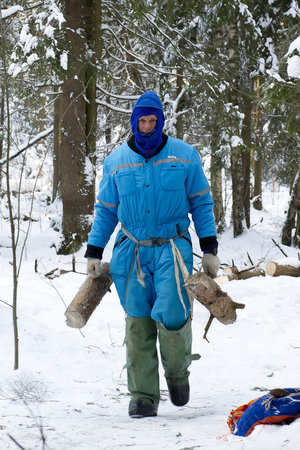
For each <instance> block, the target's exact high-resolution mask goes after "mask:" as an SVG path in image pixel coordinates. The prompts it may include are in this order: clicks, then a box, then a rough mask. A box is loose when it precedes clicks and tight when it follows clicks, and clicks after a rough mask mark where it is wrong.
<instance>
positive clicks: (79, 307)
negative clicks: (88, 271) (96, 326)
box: [65, 263, 113, 328]
mask: <svg viewBox="0 0 300 450" xmlns="http://www.w3.org/2000/svg"><path fill="white" fill-rule="evenodd" d="M100 272H101V273H100V276H99V277H98V278H91V277H90V276H88V277H87V278H86V280H85V281H84V283H83V284H82V285H81V287H80V289H79V291H78V292H77V294H76V295H75V297H74V298H73V300H72V301H71V303H70V305H69V306H68V308H67V310H66V312H65V316H66V324H67V325H68V326H69V327H71V328H82V327H84V326H85V325H86V323H87V321H88V320H89V318H90V317H91V315H92V313H93V312H94V311H95V309H96V307H97V306H98V305H99V303H100V302H101V300H102V298H103V297H104V295H105V294H106V293H107V292H108V291H109V288H110V287H111V285H112V282H113V281H112V277H111V274H110V272H109V264H108V263H102V264H101V266H100Z"/></svg>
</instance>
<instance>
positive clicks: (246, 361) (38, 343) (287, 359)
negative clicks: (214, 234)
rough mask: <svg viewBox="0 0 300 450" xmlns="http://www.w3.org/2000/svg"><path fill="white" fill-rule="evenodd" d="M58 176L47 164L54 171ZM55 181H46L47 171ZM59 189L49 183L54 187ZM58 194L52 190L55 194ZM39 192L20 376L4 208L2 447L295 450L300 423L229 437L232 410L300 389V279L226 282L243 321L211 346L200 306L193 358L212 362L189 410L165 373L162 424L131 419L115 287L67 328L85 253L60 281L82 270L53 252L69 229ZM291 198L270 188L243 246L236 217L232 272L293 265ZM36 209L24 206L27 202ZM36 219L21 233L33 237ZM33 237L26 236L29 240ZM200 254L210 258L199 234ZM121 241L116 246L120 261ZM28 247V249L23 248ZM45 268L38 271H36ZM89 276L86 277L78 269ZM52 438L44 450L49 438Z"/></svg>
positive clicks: (23, 307) (223, 247)
mask: <svg viewBox="0 0 300 450" xmlns="http://www.w3.org/2000/svg"><path fill="white" fill-rule="evenodd" d="M46 171H47V168H45V172H46ZM45 176H47V173H46V175H45ZM43 184H44V186H48V184H47V180H46V181H45V182H44V183H43ZM47 189H48V188H47ZM46 194H47V192H46V193H45V192H42V189H41V191H40V193H39V194H37V195H39V196H40V197H39V201H38V202H35V205H34V211H33V212H34V217H35V218H36V217H39V221H38V222H33V223H32V224H31V232H30V237H29V240H28V242H27V245H26V252H25V259H24V261H23V264H22V268H21V273H20V280H19V300H18V321H19V339H20V369H19V370H17V371H14V370H13V359H14V357H13V327H12V310H11V307H10V306H8V304H9V303H10V304H11V303H12V266H11V264H10V262H11V249H10V248H9V245H10V240H9V235H10V230H9V226H8V224H7V220H6V217H7V214H6V210H5V205H4V204H3V203H2V205H1V208H2V216H1V217H2V218H1V219H0V242H1V247H0V285H1V294H0V299H1V301H0V342H1V346H0V361H1V372H0V405H1V412H2V413H1V419H0V448H1V449H15V448H16V444H15V443H14V442H13V441H12V440H11V439H10V437H9V435H10V436H11V437H12V438H13V439H15V440H16V441H17V442H18V443H19V444H20V445H22V446H23V447H24V448H26V449H40V448H47V449H48V448H49V449H55V450H69V449H70V450H71V449H72V450H73V449H75V448H76V449H78V450H94V449H107V450H117V449H123V448H133V449H136V450H144V449H148V448H149V449H151V450H152V449H171V450H173V449H174V450H180V449H198V448H203V449H205V450H207V449H209V450H219V449H230V450H242V449H243V450H277V449H281V448H284V449H288V450H296V449H298V448H299V434H300V419H298V420H296V421H295V422H294V423H292V424H291V425H284V426H277V425H265V426H257V427H256V428H255V429H254V431H253V433H252V434H251V435H250V436H248V437H247V438H241V437H236V436H233V435H231V434H230V432H229V428H228V426H227V417H228V414H229V413H230V411H231V410H232V409H233V408H235V407H237V406H239V405H242V404H244V403H248V402H249V401H250V400H252V399H253V398H256V397H258V396H260V395H263V394H265V393H266V392H267V390H268V389H271V388H275V387H281V388H284V387H299V369H300V332H299V313H300V289H299V285H300V278H292V277H287V276H281V277H278V278H272V277H269V276H266V277H259V278H258V277H256V278H251V279H248V280H244V281H231V282H228V283H226V284H224V285H222V289H223V290H224V291H226V292H227V293H228V294H229V295H230V296H231V297H232V299H233V300H235V301H238V302H242V303H245V305H246V307H245V309H244V310H239V311H238V319H237V321H236V323H235V324H233V325H228V326H224V325H222V324H221V323H219V322H217V321H216V320H215V321H213V323H212V326H211V328H210V330H209V332H208V339H209V341H210V343H208V342H206V341H205V340H203V339H202V336H203V333H204V327H205V325H206V322H207V320H208V316H209V314H208V312H207V310H206V309H205V308H204V307H203V306H202V305H201V304H200V303H198V302H195V307H194V319H193V333H194V341H193V352H195V353H200V354H201V359H200V360H199V361H195V362H193V364H192V366H191V376H190V384H191V400H190V402H189V404H188V405H187V406H185V407H182V408H177V407H175V406H173V405H172V404H171V402H170V401H169V399H168V395H167V387H166V383H165V380H164V377H163V372H162V369H161V368H160V371H161V372H160V373H161V377H160V379H161V403H160V407H159V414H158V417H154V418H145V419H139V420H136V419H131V418H129V417H128V414H127V408H128V402H129V396H128V393H127V385H126V370H125V369H124V368H123V366H124V364H125V347H124V345H123V340H124V314H123V311H122V309H121V307H120V305H119V301H118V298H117V294H116V291H115V289H114V287H113V288H112V292H111V293H108V294H107V295H106V296H105V297H104V299H103V301H102V302H101V304H100V305H99V307H98V308H97V310H96V311H95V312H94V314H93V315H92V317H91V318H90V320H89V322H88V323H87V325H86V326H85V327H84V328H83V329H82V330H81V331H79V330H76V329H72V328H68V327H67V326H66V324H65V318H64V311H65V309H66V306H67V305H68V304H69V303H70V301H71V300H72V298H73V296H74V295H75V293H76V292H77V290H78V288H79V287H80V285H81V284H82V283H83V281H84V279H85V275H84V272H85V259H84V257H83V254H84V250H85V249H84V248H83V249H82V250H80V251H79V252H78V253H77V254H76V255H75V258H76V270H77V272H78V273H74V272H68V273H65V274H62V275H60V276H58V274H59V271H58V270H56V271H55V275H56V276H55V277H54V278H53V279H49V278H47V277H45V274H46V273H47V272H50V271H52V270H54V269H56V268H58V269H63V270H71V267H72V257H71V256H58V255H56V252H55V249H54V248H53V247H51V245H52V244H53V243H54V242H56V241H57V239H58V238H57V236H58V233H56V232H55V231H54V230H53V229H52V228H51V227H50V223H51V221H53V220H54V221H55V220H56V221H58V220H60V217H59V215H60V210H59V209H56V208H57V205H56V207H54V206H53V205H52V206H50V207H47V206H46V204H45V203H43V201H44V200H43V199H44V197H45V195H46ZM288 198H289V197H288V192H287V190H285V189H283V188H278V189H277V190H276V191H275V192H271V191H269V190H268V189H267V188H266V190H265V192H264V194H263V204H264V209H263V210H262V211H255V210H252V211H251V214H252V226H251V228H250V229H249V230H247V231H245V233H244V234H243V235H242V236H240V237H239V238H236V239H233V238H232V229H231V227H230V211H229V210H228V217H227V230H226V231H225V233H224V234H222V235H221V236H220V237H219V256H220V259H221V262H222V264H223V265H226V264H228V265H231V264H232V261H234V263H235V264H236V265H237V266H238V267H239V268H243V267H246V266H249V265H250V261H249V258H251V260H252V261H253V262H254V263H257V262H258V261H261V267H265V264H266V262H267V261H269V260H275V261H281V262H282V261H284V260H285V258H284V256H283V254H282V253H281V251H280V249H279V248H278V247H277V246H276V245H275V244H274V242H273V241H272V239H274V241H275V242H277V243H278V244H280V230H281V227H282V224H283V220H284V210H285V209H286V206H287V203H288ZM26 202H27V203H28V204H29V197H28V196H25V197H24V198H23V202H22V206H23V207H25V209H26V206H27V203H26ZM26 226H27V225H26V223H25V222H24V223H23V224H22V229H23V230H24V229H26ZM21 237H22V235H21ZM193 241H194V243H195V252H196V253H199V248H198V247H197V246H198V242H197V239H196V238H195V236H193ZM112 242H113V238H112V239H111V240H110V242H109V244H108V246H107V248H106V249H105V253H104V259H105V260H109V259H110V254H111V249H112ZM281 248H282V249H283V250H284V251H285V253H286V254H287V255H288V258H287V261H288V262H289V263H291V262H295V261H298V256H299V249H298V250H297V249H295V248H289V247H286V246H281ZM19 251H20V249H19ZM35 261H37V272H35ZM198 261H199V259H198V258H197V257H195V264H197V263H198ZM79 272H80V273H79ZM42 437H44V438H45V440H46V442H45V446H43V447H42V441H41V438H42Z"/></svg>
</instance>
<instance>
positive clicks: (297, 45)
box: [287, 36, 300, 79]
mask: <svg viewBox="0 0 300 450" xmlns="http://www.w3.org/2000/svg"><path fill="white" fill-rule="evenodd" d="M294 51H296V52H297V53H299V54H300V36H298V37H297V39H295V40H294V41H293V42H292V43H291V44H290V46H289V49H288V52H287V55H292V53H293V52H294ZM287 74H288V76H289V77H291V78H298V79H300V57H299V55H292V56H289V57H288V59H287Z"/></svg>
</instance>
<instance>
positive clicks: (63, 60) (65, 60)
mask: <svg viewBox="0 0 300 450" xmlns="http://www.w3.org/2000/svg"><path fill="white" fill-rule="evenodd" d="M60 65H61V67H62V69H64V70H68V53H67V52H63V53H62V54H61V55H60Z"/></svg>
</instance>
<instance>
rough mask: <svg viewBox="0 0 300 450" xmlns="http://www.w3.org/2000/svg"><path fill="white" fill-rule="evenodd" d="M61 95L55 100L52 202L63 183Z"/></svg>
mask: <svg viewBox="0 0 300 450" xmlns="http://www.w3.org/2000/svg"><path fill="white" fill-rule="evenodd" d="M61 104H62V101H61V95H59V94H57V97H56V99H55V100H54V121H53V122H54V123H53V126H54V130H53V188H52V202H54V201H55V199H56V197H57V196H58V195H61V190H60V182H61V173H60V168H61V162H60V150H61V126H60V125H61V124H60V120H61V117H62V111H61Z"/></svg>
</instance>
